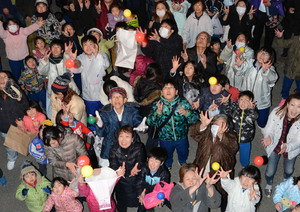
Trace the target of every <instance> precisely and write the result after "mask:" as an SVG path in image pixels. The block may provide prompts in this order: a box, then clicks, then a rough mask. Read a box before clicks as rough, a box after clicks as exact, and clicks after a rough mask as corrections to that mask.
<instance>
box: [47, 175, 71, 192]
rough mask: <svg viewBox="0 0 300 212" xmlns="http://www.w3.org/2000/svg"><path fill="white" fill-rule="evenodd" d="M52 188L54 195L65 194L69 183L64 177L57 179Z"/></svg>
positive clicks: (53, 181) (54, 180)
mask: <svg viewBox="0 0 300 212" xmlns="http://www.w3.org/2000/svg"><path fill="white" fill-rule="evenodd" d="M51 186H52V191H53V193H54V194H56V195H61V194H62V193H63V192H64V190H65V188H66V187H67V186H69V183H68V181H66V180H65V179H64V178H62V177H55V178H54V179H53V180H52V183H51Z"/></svg>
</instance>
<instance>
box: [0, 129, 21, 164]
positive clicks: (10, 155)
mask: <svg viewBox="0 0 300 212" xmlns="http://www.w3.org/2000/svg"><path fill="white" fill-rule="evenodd" d="M0 136H1V137H2V139H3V142H4V141H5V138H6V133H3V132H0ZM5 149H6V154H7V161H16V160H17V157H18V152H16V151H15V150H13V149H11V148H8V147H7V146H6V147H5Z"/></svg>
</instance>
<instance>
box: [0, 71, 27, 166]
mask: <svg viewBox="0 0 300 212" xmlns="http://www.w3.org/2000/svg"><path fill="white" fill-rule="evenodd" d="M27 107H28V101H27V99H26V96H25V95H24V94H23V93H22V91H21V89H20V88H19V86H18V85H17V84H16V83H15V82H14V80H13V77H12V75H11V73H10V72H8V71H0V136H1V137H2V139H3V141H4V140H5V137H6V134H7V131H8V129H9V127H10V125H14V126H17V125H16V120H17V119H22V118H23V116H24V115H25V110H26V108H27ZM5 148H6V152H7V160H8V163H7V169H8V170H12V169H13V168H14V166H15V162H16V160H17V156H18V153H17V152H16V151H14V150H12V149H10V148H8V147H5Z"/></svg>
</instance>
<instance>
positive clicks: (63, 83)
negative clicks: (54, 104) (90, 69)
mask: <svg viewBox="0 0 300 212" xmlns="http://www.w3.org/2000/svg"><path fill="white" fill-rule="evenodd" d="M71 75H72V74H71V73H70V72H67V73H64V74H63V75H60V76H58V77H56V79H55V80H54V82H53V83H52V86H51V88H52V91H54V92H62V93H65V92H67V91H68V90H69V83H70V82H71Z"/></svg>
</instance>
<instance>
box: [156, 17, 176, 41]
mask: <svg viewBox="0 0 300 212" xmlns="http://www.w3.org/2000/svg"><path fill="white" fill-rule="evenodd" d="M173 33H175V34H177V33H178V28H177V25H176V22H175V20H173V19H165V20H163V21H162V22H161V25H160V28H159V35H160V36H161V37H162V38H165V39H168V38H169V37H170V36H171V35H172V34H173Z"/></svg>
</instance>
